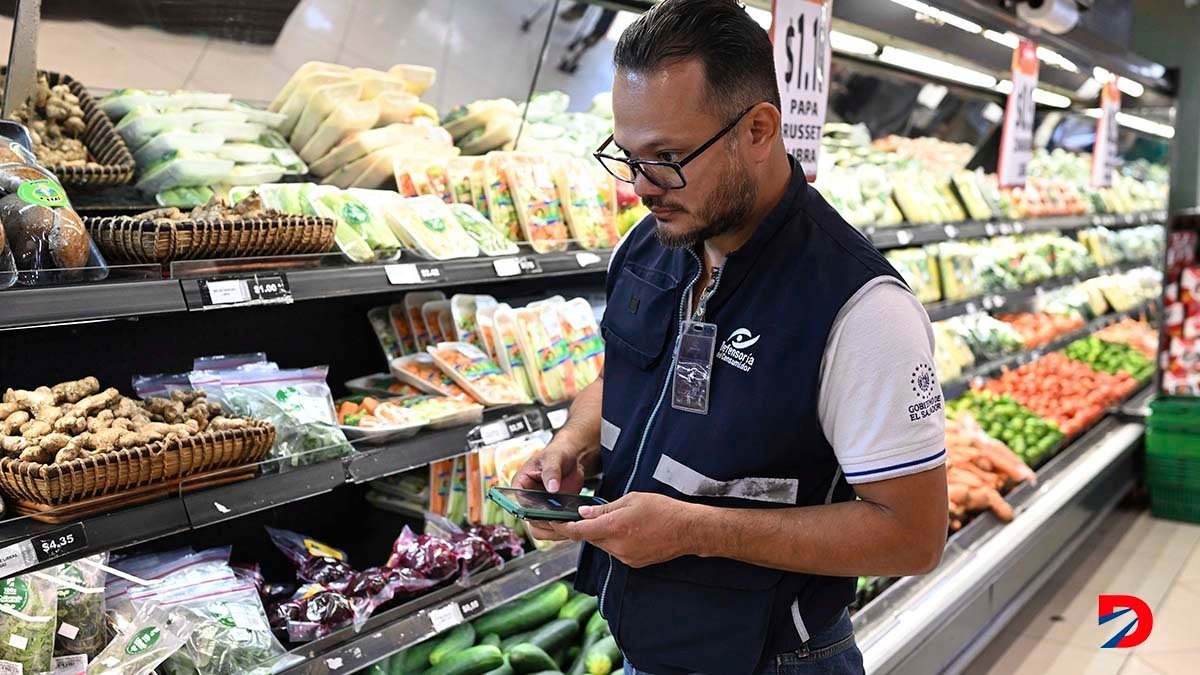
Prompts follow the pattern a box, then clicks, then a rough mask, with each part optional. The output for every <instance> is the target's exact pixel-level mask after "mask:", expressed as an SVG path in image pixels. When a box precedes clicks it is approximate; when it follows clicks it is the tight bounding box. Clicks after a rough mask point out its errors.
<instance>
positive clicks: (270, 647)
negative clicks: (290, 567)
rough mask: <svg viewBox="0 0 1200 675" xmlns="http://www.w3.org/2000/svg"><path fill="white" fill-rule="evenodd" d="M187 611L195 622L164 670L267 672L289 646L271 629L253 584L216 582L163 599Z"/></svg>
mask: <svg viewBox="0 0 1200 675" xmlns="http://www.w3.org/2000/svg"><path fill="white" fill-rule="evenodd" d="M163 607H164V608H167V609H169V610H172V611H175V610H178V611H182V612H189V613H190V614H191V615H192V618H193V620H194V621H195V627H194V628H193V629H192V631H191V632H190V633H189V635H188V637H187V642H186V643H185V644H184V646H183V648H182V649H180V650H179V651H177V652H175V654H173V655H172V656H171V657H170V658H168V659H167V661H166V663H164V664H163V667H162V668H161V670H162V671H163V672H164V673H167V674H169V675H268V674H269V673H271V672H273V671H274V670H276V669H278V668H280V667H281V666H283V665H284V664H282V663H281V659H285V658H287V650H285V649H284V648H283V645H281V644H280V643H279V641H278V640H277V639H275V636H274V635H273V634H272V633H271V627H270V625H268V623H267V616H266V613H265V612H264V611H263V608H262V603H261V602H260V601H259V598H258V591H257V589H256V588H255V587H254V585H253V584H248V583H245V582H243V581H234V582H232V583H229V582H216V583H211V584H207V585H206V586H205V587H203V588H197V589H193V592H192V593H191V594H189V596H188V597H184V598H179V599H177V600H174V601H171V602H167V603H163Z"/></svg>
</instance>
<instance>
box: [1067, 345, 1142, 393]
mask: <svg viewBox="0 0 1200 675" xmlns="http://www.w3.org/2000/svg"><path fill="white" fill-rule="evenodd" d="M1063 353H1065V354H1066V355H1067V358H1069V359H1073V360H1075V361H1082V362H1083V363H1086V364H1087V365H1088V366H1090V367H1091V368H1092V370H1099V371H1103V372H1106V373H1109V374H1112V375H1116V374H1117V373H1119V372H1124V373H1129V374H1130V375H1132V376H1133V377H1134V379H1136V380H1138V381H1139V382H1145V381H1146V380H1149V379H1150V378H1151V377H1152V376H1153V375H1154V362H1153V361H1151V360H1150V359H1148V358H1146V356H1145V355H1144V354H1142V353H1141V352H1139V351H1138V350H1136V349H1134V348H1133V347H1130V346H1129V345H1123V344H1117V343H1115V342H1105V341H1104V340H1101V339H1100V338H1098V337H1096V336H1095V335H1089V336H1088V337H1085V338H1083V339H1081V340H1076V341H1074V342H1072V343H1071V344H1069V345H1067V348H1066V349H1064V350H1063Z"/></svg>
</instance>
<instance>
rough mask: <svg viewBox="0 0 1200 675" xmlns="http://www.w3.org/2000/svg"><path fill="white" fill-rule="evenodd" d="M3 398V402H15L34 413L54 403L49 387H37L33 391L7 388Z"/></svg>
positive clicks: (21, 407)
mask: <svg viewBox="0 0 1200 675" xmlns="http://www.w3.org/2000/svg"><path fill="white" fill-rule="evenodd" d="M4 400H5V402H11V403H15V404H17V407H18V408H20V409H22V410H27V411H29V412H31V413H33V414H35V415H36V414H37V413H38V411H39V410H41V409H42V408H45V407H49V406H53V405H55V403H54V393H53V392H51V391H50V387H38V388H37V389H34V390H33V391H28V390H25V389H17V390H12V389H9V390H8V393H7V394H5V395H4Z"/></svg>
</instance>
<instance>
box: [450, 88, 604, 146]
mask: <svg viewBox="0 0 1200 675" xmlns="http://www.w3.org/2000/svg"><path fill="white" fill-rule="evenodd" d="M570 104H571V98H570V97H569V96H567V95H566V94H565V93H563V92H561V91H549V92H537V93H535V94H534V95H533V97H532V98H531V99H530V101H529V105H528V108H529V109H528V112H527V114H526V118H525V129H524V131H523V132H522V134H521V139H520V141H521V144H520V147H516V141H517V131H518V129H519V127H520V125H521V115H522V113H525V112H526V111H525V105H523V104H522V105H518V104H517V103H515V102H513V101H512V100H511V99H494V100H480V101H474V102H472V103H468V104H466V105H463V106H459V107H457V108H455V109H453V110H451V111H450V112H448V113H446V116H445V117H443V118H442V127H443V128H445V129H446V131H448V132H450V134H451V135H452V136H453V137H454V142H455V144H457V145H458V147H459V148H461V149H462V153H463V154H464V155H483V154H486V153H488V152H491V151H493V150H521V151H524V152H538V153H542V152H555V153H558V152H561V153H566V154H569V155H573V156H575V157H580V158H585V159H586V158H589V157H590V156H591V153H592V152H594V151H595V150H596V148H598V147H600V144H601V143H603V142H604V139H605V138H607V137H608V135H609V134H611V133H612V95H611V94H600V95H598V96H596V97H595V98H594V99H593V100H592V107H591V109H590V110H589V111H588V112H583V113H578V112H567V108H568V107H569V106H570Z"/></svg>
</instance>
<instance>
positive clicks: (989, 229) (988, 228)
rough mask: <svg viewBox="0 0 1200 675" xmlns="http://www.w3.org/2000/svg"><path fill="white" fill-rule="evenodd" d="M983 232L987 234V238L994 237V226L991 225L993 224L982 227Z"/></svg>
mask: <svg viewBox="0 0 1200 675" xmlns="http://www.w3.org/2000/svg"><path fill="white" fill-rule="evenodd" d="M983 231H984V232H985V233H987V236H989V237H994V236H996V226H995V225H993V224H991V223H988V224H987V225H984V226H983Z"/></svg>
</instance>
